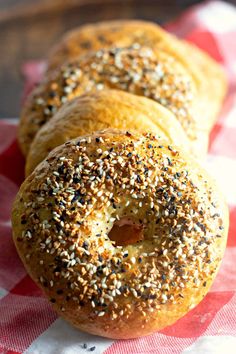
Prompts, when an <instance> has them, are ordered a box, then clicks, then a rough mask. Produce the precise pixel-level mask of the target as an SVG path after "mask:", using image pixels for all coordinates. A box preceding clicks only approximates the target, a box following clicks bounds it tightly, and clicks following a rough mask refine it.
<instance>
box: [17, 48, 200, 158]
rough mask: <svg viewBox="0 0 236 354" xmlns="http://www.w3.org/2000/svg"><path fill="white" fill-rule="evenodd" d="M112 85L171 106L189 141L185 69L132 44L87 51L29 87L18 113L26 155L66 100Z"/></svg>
mask: <svg viewBox="0 0 236 354" xmlns="http://www.w3.org/2000/svg"><path fill="white" fill-rule="evenodd" d="M104 88H113V89H119V90H124V91H127V92H130V93H134V94H136V95H140V96H146V97H149V98H152V99H153V100H155V101H157V102H159V103H160V104H162V105H163V106H164V107H166V108H168V109H169V110H171V111H172V112H173V113H174V114H175V115H176V117H177V119H178V120H179V121H180V123H181V125H182V126H183V128H184V130H185V131H186V134H187V135H188V136H189V138H190V139H191V140H193V142H195V140H196V135H197V125H198V123H197V120H200V119H202V116H201V117H198V106H199V101H198V96H197V93H196V85H195V83H194V81H193V80H192V78H191V77H190V76H189V75H188V72H186V70H185V68H184V67H183V66H182V65H181V64H180V63H179V62H178V61H176V60H174V59H173V58H172V57H170V56H169V55H167V54H165V53H164V52H161V51H159V50H158V51H155V50H151V49H150V48H145V47H142V48H140V47H139V46H137V45H135V46H134V47H131V48H113V49H105V50H101V51H98V52H91V53H89V54H87V55H85V56H83V57H80V58H78V59H77V60H75V61H74V62H71V63H67V64H65V65H63V66H62V67H61V68H60V69H59V70H56V71H54V73H53V75H52V76H49V77H46V78H45V80H44V81H43V82H42V83H41V84H40V85H39V86H38V87H37V88H36V89H35V90H34V91H33V93H32V94H31V95H30V97H29V98H28V100H27V101H26V104H25V107H24V109H23V111H22V114H21V121H20V129H19V141H20V144H21V146H22V150H23V152H24V153H25V154H27V152H28V150H29V146H30V144H31V142H32V140H33V137H34V136H35V135H36V133H37V131H38V130H39V128H40V127H41V126H42V125H43V124H45V123H46V122H47V121H48V120H50V119H51V117H52V116H53V115H54V114H55V113H56V111H57V110H58V109H59V108H60V107H61V106H62V105H63V103H65V102H66V101H68V100H71V99H73V98H74V97H78V96H80V95H81V94H83V93H85V92H88V91H90V90H93V89H97V90H100V89H104Z"/></svg>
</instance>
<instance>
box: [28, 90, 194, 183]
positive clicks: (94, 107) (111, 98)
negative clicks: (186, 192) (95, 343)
mask: <svg viewBox="0 0 236 354" xmlns="http://www.w3.org/2000/svg"><path fill="white" fill-rule="evenodd" d="M106 128H117V129H133V130H138V131H140V132H145V131H146V132H147V131H151V132H153V134H156V135H161V136H162V137H163V138H167V140H168V141H169V143H170V144H175V145H178V146H180V147H181V148H182V149H185V150H186V151H189V150H190V149H191V147H190V143H189V140H188V138H187V136H186V134H185V132H184V130H183V128H182V127H181V125H180V123H179V122H178V120H177V119H176V118H175V116H174V115H173V114H172V113H171V112H170V111H169V110H167V109H165V108H164V107H163V106H161V105H159V104H158V103H156V102H154V101H153V100H150V99H147V98H145V97H138V96H136V95H132V94H130V93H126V92H124V91H117V90H102V91H93V92H90V93H87V94H85V95H82V96H80V97H78V98H75V99H73V100H72V101H70V102H67V103H65V104H64V105H63V106H62V108H61V109H60V110H59V111H58V112H57V113H56V114H55V116H54V117H53V118H52V119H51V120H50V121H49V122H47V123H46V124H44V126H43V127H42V128H41V129H40V130H39V132H38V133H37V135H36V137H35V139H34V141H33V143H32V145H31V147H30V151H29V154H28V156H27V161H26V176H28V175H29V174H30V173H31V172H32V171H33V170H34V168H35V167H36V166H37V165H38V164H39V162H41V161H42V160H44V159H45V158H46V157H47V155H48V153H49V152H50V151H51V150H53V149H54V148H55V147H56V146H59V145H62V144H63V143H65V142H66V141H67V140H71V139H74V138H76V137H79V136H82V135H85V134H90V133H92V132H93V131H96V130H103V129H106ZM198 151H199V149H198Z"/></svg>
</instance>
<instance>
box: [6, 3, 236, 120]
mask: <svg viewBox="0 0 236 354" xmlns="http://www.w3.org/2000/svg"><path fill="white" fill-rule="evenodd" d="M199 2H201V1H196V0H176V1H171V0H163V1H157V0H125V1H123V0H0V45H1V47H0V48H1V50H0V118H9V117H17V116H18V115H19V109H20V99H21V94H22V87H23V77H22V74H21V66H22V63H24V62H25V61H26V60H29V59H41V58H44V57H46V55H47V52H48V50H49V49H50V48H51V46H52V44H53V43H54V42H55V41H56V40H57V39H58V38H59V37H60V36H61V34H62V33H63V32H65V31H66V30H68V29H70V28H72V27H75V26H78V25H79V24H82V23H86V22H95V21H99V20H108V19H114V18H142V19H146V20H152V21H156V22H158V23H164V22H166V21H169V20H171V19H173V18H175V17H176V16H178V15H179V14H180V13H181V12H182V11H183V10H185V9H186V8H187V7H189V6H191V5H193V4H196V3H199ZM231 2H233V3H235V2H236V1H231Z"/></svg>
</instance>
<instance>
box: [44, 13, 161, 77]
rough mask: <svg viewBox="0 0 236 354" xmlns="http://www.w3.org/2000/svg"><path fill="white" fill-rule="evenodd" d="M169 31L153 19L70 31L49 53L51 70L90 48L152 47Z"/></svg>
mask: <svg viewBox="0 0 236 354" xmlns="http://www.w3.org/2000/svg"><path fill="white" fill-rule="evenodd" d="M165 33H166V32H165V31H164V30H163V29H161V28H160V27H159V26H157V25H156V24H154V23H152V22H146V21H140V20H116V21H104V22H97V23H92V24H86V25H83V26H81V27H78V28H75V29H73V30H72V31H69V32H67V33H66V34H65V35H64V36H63V37H62V39H61V40H60V42H59V43H57V44H56V45H55V47H54V48H53V49H52V51H51V52H50V53H49V59H48V71H50V72H52V71H53V70H55V69H57V68H58V67H59V66H61V65H62V64H64V63H65V62H66V61H68V60H71V59H75V58H76V57H78V56H80V55H84V54H87V53H88V51H97V50H100V49H103V48H110V47H114V46H115V47H130V46H131V45H133V44H134V43H139V44H140V45H142V46H143V45H144V46H148V47H149V46H150V47H152V46H153V44H154V43H155V44H156V43H158V42H159V41H160V42H162V40H163V37H164V35H165Z"/></svg>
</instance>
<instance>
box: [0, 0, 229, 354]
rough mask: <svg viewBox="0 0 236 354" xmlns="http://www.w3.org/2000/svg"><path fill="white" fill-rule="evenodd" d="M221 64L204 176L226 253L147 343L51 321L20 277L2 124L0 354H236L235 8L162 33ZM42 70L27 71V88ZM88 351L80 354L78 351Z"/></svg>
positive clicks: (201, 11)
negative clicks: (224, 206)
mask: <svg viewBox="0 0 236 354" xmlns="http://www.w3.org/2000/svg"><path fill="white" fill-rule="evenodd" d="M167 27H168V29H169V30H170V31H172V32H174V33H176V34H177V35H179V36H180V37H184V38H187V39H188V40H190V41H192V42H194V43H196V44H197V45H198V46H199V47H201V48H202V49H204V50H206V51H207V52H209V53H210V54H211V55H212V56H213V57H214V58H215V59H217V60H218V61H219V62H221V63H222V64H223V65H224V67H225V69H226V71H227V73H228V76H229V81H230V89H229V94H228V96H227V99H226V102H225V105H224V107H223V110H222V113H221V115H220V117H219V120H218V122H217V124H216V126H215V127H214V129H213V132H212V134H211V144H210V153H209V155H208V159H207V162H206V166H207V168H208V170H209V171H210V172H211V173H212V174H213V175H214V176H215V177H216V179H217V180H218V182H219V184H220V186H221V188H222V190H223V192H224V194H225V196H226V198H227V201H228V203H229V208H230V221H231V224H230V230H229V239H228V245H227V249H226V253H225V257H224V260H223V263H222V266H221V268H220V272H219V274H218V276H217V278H216V280H215V282H214V285H213V287H212V288H211V291H210V292H209V293H208V295H207V296H206V297H205V299H204V300H203V301H202V302H201V303H200V304H199V305H198V306H197V307H196V308H195V309H193V310H192V311H191V312H190V313H188V314H187V315H186V316H185V317H183V318H182V319H180V320H179V321H178V322H177V323H176V324H174V325H173V326H171V327H168V328H166V329H164V330H162V331H160V332H158V333H156V334H153V335H152V336H149V337H145V338H140V339H135V340H128V341H112V340H109V339H104V338H100V337H95V336H92V335H89V334H85V333H81V332H80V331H78V330H76V329H74V328H72V327H71V326H70V325H69V324H67V323H66V322H64V321H63V320H62V319H60V318H57V315H56V314H55V313H54V312H53V310H52V309H51V307H50V305H49V304H48V302H47V300H46V299H44V297H43V296H42V294H41V291H40V290H39V289H38V287H37V286H36V285H35V284H34V283H33V281H32V280H31V279H30V278H29V276H28V275H27V274H26V272H25V269H24V267H23V265H22V263H21V262H20V260H19V257H18V256H17V253H16V250H15V247H14V244H13V242H12V236H11V223H10V209H11V204H12V201H13V199H14V197H15V195H16V193H17V190H18V187H19V185H20V183H21V182H22V180H23V164H24V161H23V157H22V156H21V154H20V152H19V149H18V146H17V143H16V125H15V124H14V123H12V122H9V121H1V122H0V353H7V354H17V353H27V354H29V353H33V354H39V353H42V354H48V353H49V354H60V353H63V354H75V353H76V354H77V353H86V352H89V349H90V348H91V347H93V346H96V349H95V350H94V351H93V353H96V354H98V353H105V354H115V353H117V354H119V353H123V354H126V353H133V354H138V353H139V354H142V353H160V354H172V353H201V354H205V353H207V354H216V353H219V354H224V353H227V354H232V353H236V265H235V259H236V239H235V235H236V8H234V7H233V6H231V5H228V4H226V3H223V2H219V1H211V2H208V3H205V4H203V5H198V6H197V7H194V8H192V9H190V10H189V11H187V12H186V13H185V14H183V16H181V18H180V19H178V20H177V21H176V22H174V23H172V24H170V25H168V26H167ZM41 69H42V64H39V63H37V64H33V63H31V64H30V65H29V64H28V65H26V66H25V68H24V70H25V73H26V74H27V75H28V79H29V78H30V80H31V82H29V80H28V83H29V85H28V87H29V86H30V85H31V83H32V81H35V79H37V78H38V76H39V75H40V72H41ZM84 343H86V344H87V348H83V344H84Z"/></svg>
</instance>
